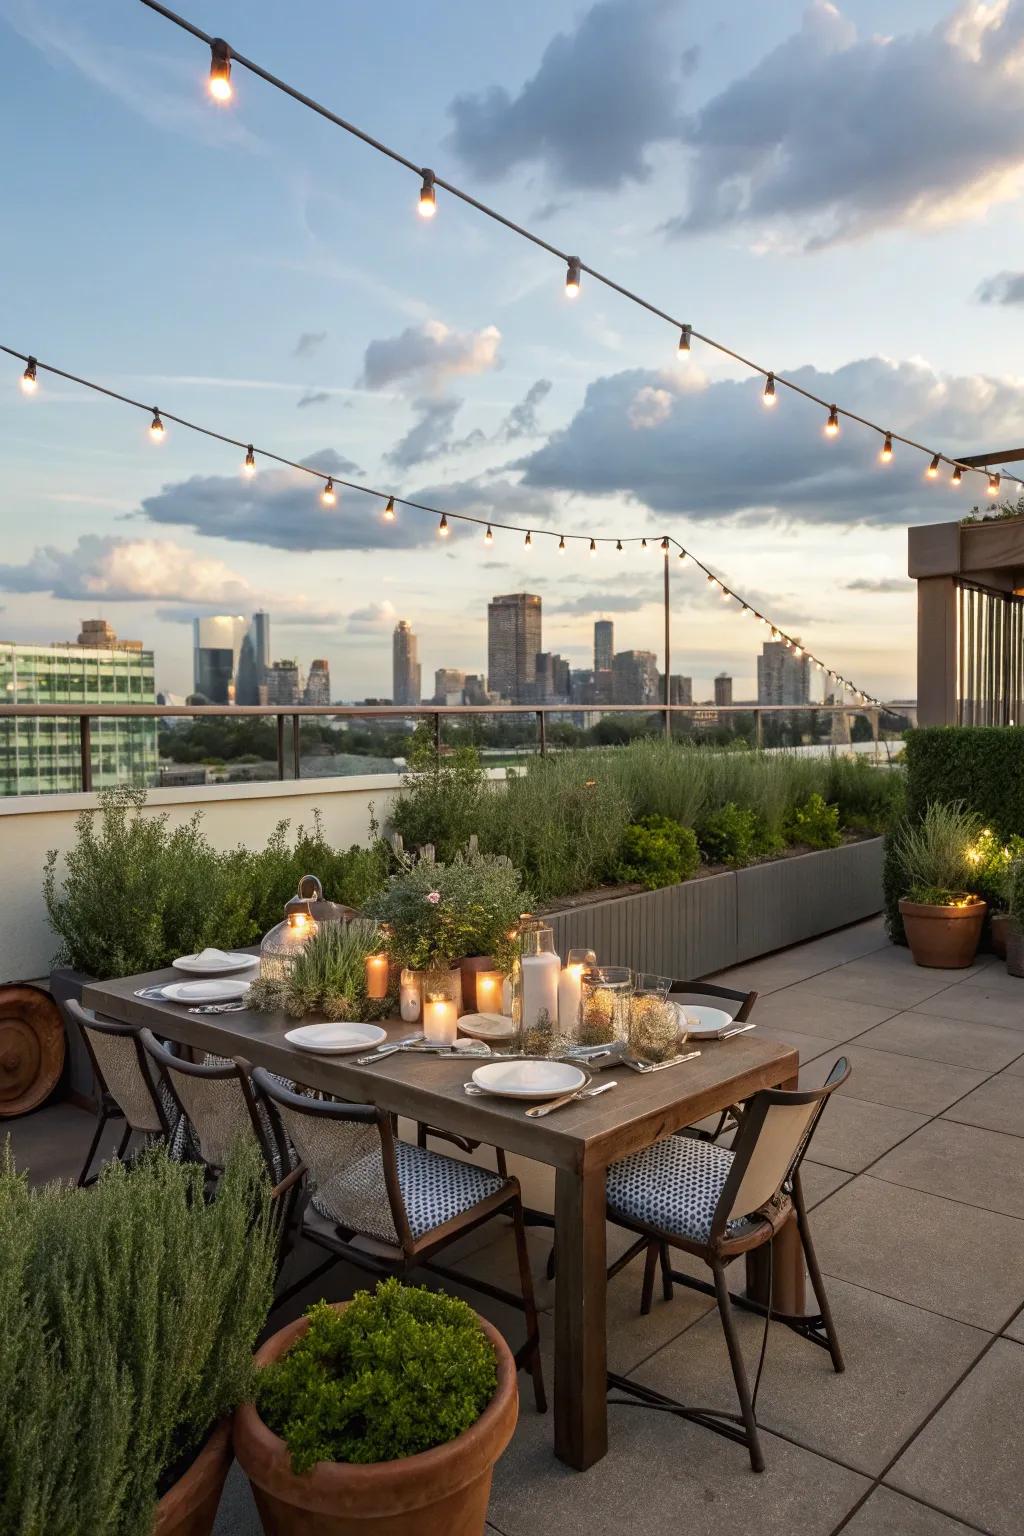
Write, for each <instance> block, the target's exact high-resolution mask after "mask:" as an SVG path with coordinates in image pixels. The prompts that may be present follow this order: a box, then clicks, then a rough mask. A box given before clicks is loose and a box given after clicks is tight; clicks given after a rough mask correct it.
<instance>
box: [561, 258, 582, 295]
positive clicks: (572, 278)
mask: <svg viewBox="0 0 1024 1536" xmlns="http://www.w3.org/2000/svg"><path fill="white" fill-rule="evenodd" d="M582 275H583V269H582V266H581V264H580V259H579V257H578V256H570V257H569V263H568V266H567V267H566V270H565V296H566V298H567V299H574V298H575V297H576V295H577V294H578V293H579V291H580V279H581V277H582Z"/></svg>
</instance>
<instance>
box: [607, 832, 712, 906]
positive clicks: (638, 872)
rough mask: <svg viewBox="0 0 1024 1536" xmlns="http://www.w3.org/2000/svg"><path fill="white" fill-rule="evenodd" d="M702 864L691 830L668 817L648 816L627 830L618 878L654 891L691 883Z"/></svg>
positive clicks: (694, 835) (620, 856)
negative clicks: (665, 886)
mask: <svg viewBox="0 0 1024 1536" xmlns="http://www.w3.org/2000/svg"><path fill="white" fill-rule="evenodd" d="M699 864H700V850H699V849H698V847H697V837H696V834H695V833H694V832H693V830H692V829H691V828H690V827H683V826H680V824H679V822H678V821H671V820H670V819H669V818H668V817H667V816H645V817H644V819H643V820H642V821H638V822H634V823H633V824H632V825H631V826H628V827H627V828H626V832H625V836H624V837H623V839H622V850H621V852H620V854H619V862H618V864H617V866H616V869H615V874H616V878H617V879H619V880H623V881H626V882H632V881H638V882H639V883H640V884H641V885H645V886H646V887H647V889H648V890H650V891H654V890H657V889H658V887H659V886H662V885H676V884H678V883H679V881H680V880H688V879H689V878H690V876H691V875H693V874H695V873H696V870H697V866H698V865H699Z"/></svg>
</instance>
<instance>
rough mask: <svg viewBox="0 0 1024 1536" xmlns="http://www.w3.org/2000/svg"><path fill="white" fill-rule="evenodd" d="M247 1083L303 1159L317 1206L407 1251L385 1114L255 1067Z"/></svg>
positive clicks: (404, 1219)
mask: <svg viewBox="0 0 1024 1536" xmlns="http://www.w3.org/2000/svg"><path fill="white" fill-rule="evenodd" d="M252 1083H253V1086H254V1087H255V1089H256V1091H257V1093H258V1095H259V1098H260V1099H261V1100H262V1102H263V1103H264V1104H265V1105H266V1106H267V1109H268V1111H269V1113H270V1115H271V1118H272V1119H276V1120H277V1121H278V1122H279V1124H280V1126H281V1128H282V1131H283V1133H284V1134H285V1135H286V1136H287V1137H288V1138H290V1140H291V1142H292V1145H293V1146H294V1147H295V1150H296V1152H297V1153H298V1154H299V1156H300V1157H301V1159H302V1161H303V1162H304V1163H305V1165H306V1169H307V1173H308V1176H309V1181H310V1186H311V1189H312V1191H313V1194H314V1198H315V1201H316V1204H317V1206H318V1207H319V1208H320V1209H321V1210H322V1211H324V1212H325V1214H327V1215H328V1216H329V1217H330V1218H331V1219H332V1220H333V1221H335V1222H337V1224H338V1225H339V1226H340V1227H342V1228H345V1229H346V1230H348V1231H350V1232H358V1233H360V1234H362V1235H363V1236H365V1237H372V1238H376V1239H378V1241H380V1242H385V1243H390V1244H393V1245H395V1246H398V1247H401V1248H403V1249H408V1248H410V1247H411V1245H412V1234H411V1232H410V1230H409V1218H408V1216H407V1214H406V1210H405V1204H404V1202H403V1200H402V1194H401V1190H400V1188H399V1184H398V1165H397V1161H396V1156H395V1141H394V1134H393V1132H392V1129H391V1120H390V1118H389V1116H388V1115H386V1114H385V1113H384V1111H383V1110H380V1109H377V1108H376V1107H375V1106H374V1105H372V1104H342V1103H339V1102H337V1101H335V1100H333V1099H318V1098H313V1097H312V1096H311V1095H310V1094H306V1093H301V1092H293V1091H291V1090H290V1089H288V1088H285V1087H283V1086H282V1085H281V1082H280V1080H279V1079H277V1078H275V1077H273V1076H272V1075H271V1073H269V1072H267V1071H265V1070H264V1069H263V1068H262V1067H254V1068H253V1071H252ZM278 1139H279V1141H280V1139H281V1138H280V1136H279V1138H278Z"/></svg>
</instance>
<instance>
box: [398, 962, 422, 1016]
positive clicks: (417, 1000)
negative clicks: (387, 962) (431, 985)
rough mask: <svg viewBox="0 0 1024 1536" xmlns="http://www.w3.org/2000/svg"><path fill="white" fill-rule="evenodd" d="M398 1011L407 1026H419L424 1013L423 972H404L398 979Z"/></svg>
mask: <svg viewBox="0 0 1024 1536" xmlns="http://www.w3.org/2000/svg"><path fill="white" fill-rule="evenodd" d="M398 1011H399V1013H400V1014H401V1016H402V1022H403V1023H405V1024H418V1023H419V1017H420V1014H421V1013H422V1011H423V973H422V971H409V970H405V971H403V972H402V974H401V976H400V977H399V979H398Z"/></svg>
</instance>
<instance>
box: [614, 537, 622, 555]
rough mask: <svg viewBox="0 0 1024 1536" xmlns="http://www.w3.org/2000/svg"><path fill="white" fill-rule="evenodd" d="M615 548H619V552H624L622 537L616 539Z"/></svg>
mask: <svg viewBox="0 0 1024 1536" xmlns="http://www.w3.org/2000/svg"><path fill="white" fill-rule="evenodd" d="M615 548H616V549H617V550H618V552H619V554H620V555H621V554H622V540H621V539H616V540H615Z"/></svg>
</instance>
